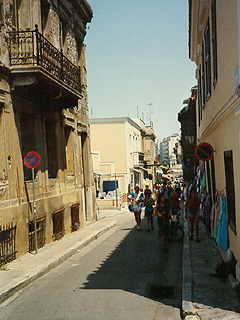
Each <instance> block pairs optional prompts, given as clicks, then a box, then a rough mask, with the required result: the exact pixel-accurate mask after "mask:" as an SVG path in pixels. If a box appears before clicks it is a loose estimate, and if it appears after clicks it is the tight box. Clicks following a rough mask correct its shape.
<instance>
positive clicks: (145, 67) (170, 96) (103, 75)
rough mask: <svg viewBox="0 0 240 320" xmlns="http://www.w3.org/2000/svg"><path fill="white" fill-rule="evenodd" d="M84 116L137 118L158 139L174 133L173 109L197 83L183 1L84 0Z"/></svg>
mask: <svg viewBox="0 0 240 320" xmlns="http://www.w3.org/2000/svg"><path fill="white" fill-rule="evenodd" d="M88 2H89V4H90V5H91V7H92V9H93V20H92V22H91V24H90V25H89V26H90V29H88V30H87V36H86V38H85V43H86V45H87V59H88V76H87V77H88V94H89V116H90V117H93V118H99V117H125V116H129V117H132V118H135V117H137V109H138V114H139V117H140V118H143V120H144V121H145V123H146V125H149V118H150V106H149V104H150V103H152V107H151V109H152V112H153V113H152V114H151V119H152V121H153V128H154V130H155V133H156V135H157V138H158V139H160V138H164V137H167V136H169V135H171V134H172V133H179V128H180V124H179V122H178V121H177V114H178V112H179V110H180V109H181V108H182V107H183V105H182V102H183V100H185V99H186V98H188V97H189V96H190V90H191V88H192V87H193V86H194V85H195V84H196V80H195V66H194V63H193V62H191V61H190V60H189V58H188V1H187V0H147V1H146V0H88Z"/></svg>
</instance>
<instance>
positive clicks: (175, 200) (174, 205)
mask: <svg viewBox="0 0 240 320" xmlns="http://www.w3.org/2000/svg"><path fill="white" fill-rule="evenodd" d="M179 197H180V191H179V190H178V189H177V188H176V187H175V188H174V190H173V191H172V192H171V193H170V196H169V202H170V208H171V212H172V215H176V214H179V211H180V202H179Z"/></svg>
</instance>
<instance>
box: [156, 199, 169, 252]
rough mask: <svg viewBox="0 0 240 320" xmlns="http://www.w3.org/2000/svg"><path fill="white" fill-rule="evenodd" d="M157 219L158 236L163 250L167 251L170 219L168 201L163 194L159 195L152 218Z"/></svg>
mask: <svg viewBox="0 0 240 320" xmlns="http://www.w3.org/2000/svg"><path fill="white" fill-rule="evenodd" d="M154 216H157V217H158V235H159V236H160V237H161V238H162V242H163V247H164V250H165V251H167V241H166V240H167V235H168V232H169V220H170V219H171V214H170V206H169V201H168V200H167V199H166V196H165V195H164V193H160V194H159V196H158V199H157V203H156V206H155V210H154V213H153V217H154Z"/></svg>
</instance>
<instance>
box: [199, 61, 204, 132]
mask: <svg viewBox="0 0 240 320" xmlns="http://www.w3.org/2000/svg"><path fill="white" fill-rule="evenodd" d="M202 106H203V104H202V75H201V66H200V69H199V77H198V126H200V123H201V120H202Z"/></svg>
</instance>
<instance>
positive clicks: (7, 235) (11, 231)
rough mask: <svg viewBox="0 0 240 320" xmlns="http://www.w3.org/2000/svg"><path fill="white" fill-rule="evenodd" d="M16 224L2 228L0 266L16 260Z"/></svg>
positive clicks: (0, 234) (0, 229) (0, 233)
mask: <svg viewBox="0 0 240 320" xmlns="http://www.w3.org/2000/svg"><path fill="white" fill-rule="evenodd" d="M16 228H17V226H16V224H15V223H11V224H10V223H9V224H7V225H5V226H0V266H2V265H4V264H6V263H8V262H10V261H12V260H14V259H16V253H17V250H16V248H15V246H16Z"/></svg>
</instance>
